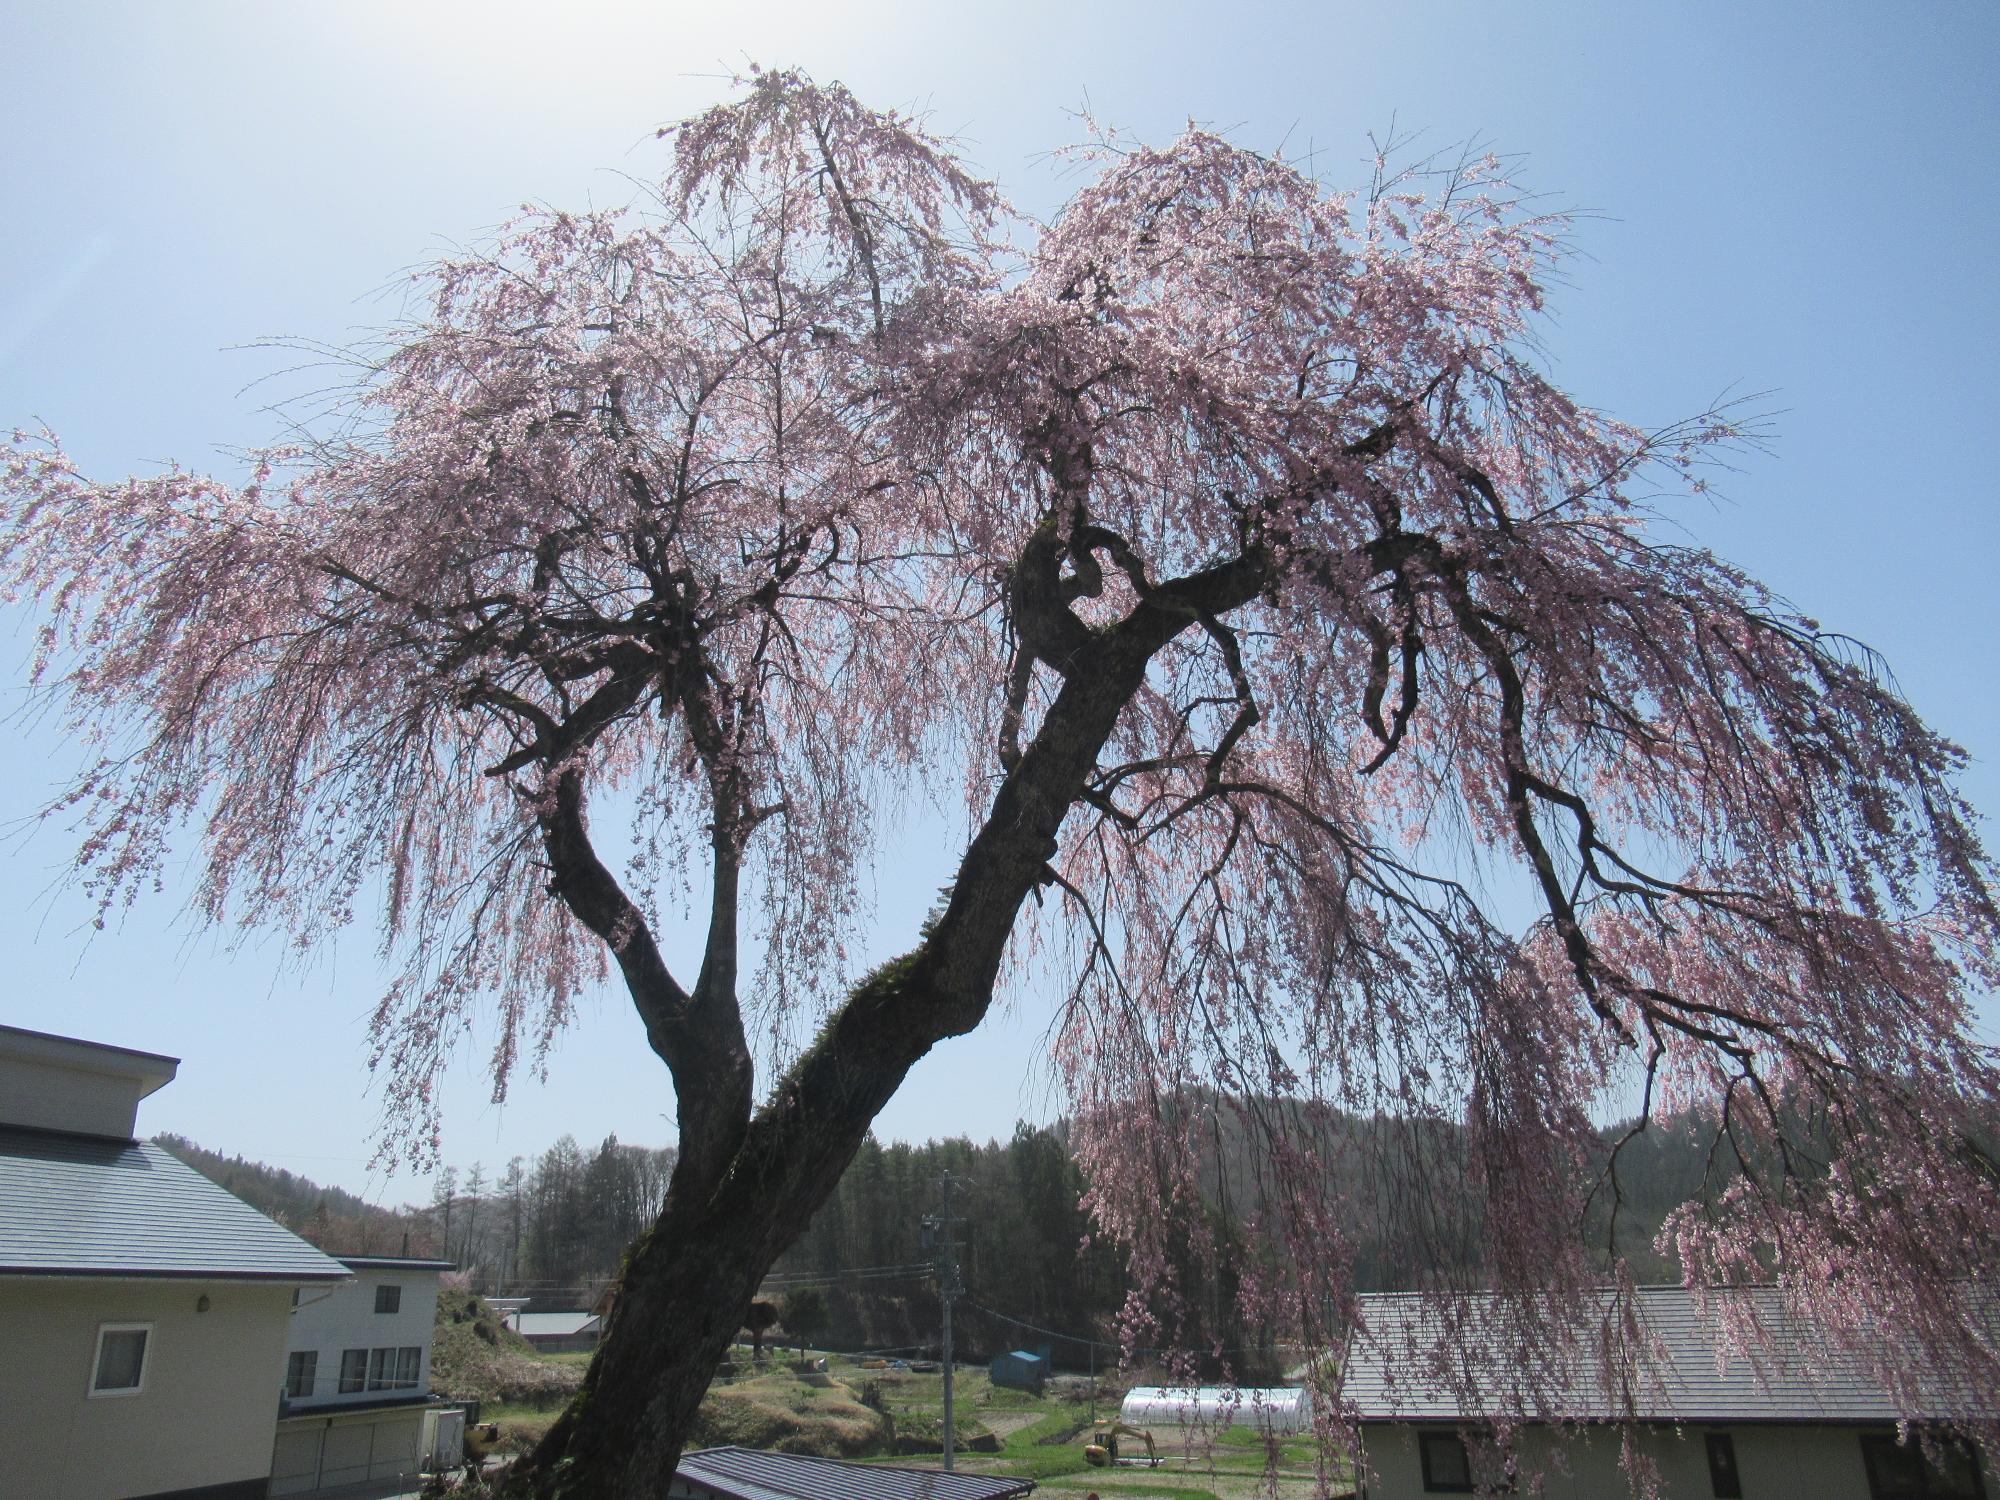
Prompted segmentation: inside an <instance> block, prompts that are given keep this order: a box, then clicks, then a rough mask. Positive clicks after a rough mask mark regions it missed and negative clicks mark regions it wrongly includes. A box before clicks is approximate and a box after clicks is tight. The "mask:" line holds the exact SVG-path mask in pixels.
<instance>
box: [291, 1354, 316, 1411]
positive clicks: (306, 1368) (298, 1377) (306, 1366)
mask: <svg viewBox="0 0 2000 1500" xmlns="http://www.w3.org/2000/svg"><path fill="white" fill-rule="evenodd" d="M318 1378H319V1351H318V1350H317V1349H294V1350H293V1351H292V1355H291V1358H289V1359H287V1360H286V1361H285V1394H286V1395H287V1396H289V1397H291V1398H292V1399H294V1400H297V1399H298V1398H299V1397H300V1396H310V1395H311V1394H312V1393H313V1383H314V1382H315V1381H316V1380H317V1379H318Z"/></svg>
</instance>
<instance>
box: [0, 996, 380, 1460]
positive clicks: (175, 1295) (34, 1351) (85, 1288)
mask: <svg viewBox="0 0 2000 1500" xmlns="http://www.w3.org/2000/svg"><path fill="white" fill-rule="evenodd" d="M178 1067H179V1061H178V1059H176V1058H171V1057H162V1056H159V1055H157V1054H154V1053H148V1052H134V1051H132V1050H130V1049H128V1048H123V1047H107V1046H103V1045H101V1044H99V1043H95V1042H83V1041H77V1040H75V1039H73V1038H70V1037H59V1036H50V1035H48V1034H46V1033H43V1032H36V1031H23V1030H20V1029H18V1028H15V1027H11V1026H0V1329H3V1330H4V1333H0V1494H4V1495H8V1496H15V1495H19V1496H31V1497H33V1500H130V1497H157V1500H166V1497H174V1496H190V1497H191V1496H200V1497H202V1500H261V1497H263V1496H264V1494H265V1492H266V1487H267V1485H268V1483H269V1476H270V1471H271V1439H272V1432H273V1429H274V1424H275V1423H276V1421H277V1412H278V1390H279V1388H280V1386H281V1385H282V1384H283V1382H284V1375H285V1349H286V1336H287V1334H288V1333H289V1331H290V1327H291V1314H292V1304H293V1301H294V1299H295V1296H300V1297H310V1296H313V1295H316V1294H317V1293H318V1292H319V1291H320V1290H322V1289H324V1288H326V1287H329V1286H332V1285H335V1284H337V1283H339V1282H341V1281H344V1280H345V1279H346V1278H347V1276H348V1274H349V1273H348V1270H347V1268H346V1267H344V1266H342V1265H341V1264H340V1263H339V1262H338V1261H335V1260H332V1259H330V1258H329V1257H327V1256H325V1255H322V1254H321V1253H320V1252H319V1251H317V1250H315V1249H314V1248H313V1247H312V1246H311V1245H308V1244H307V1243H306V1242H305V1241H304V1240H302V1239H300V1238H299V1237H298V1236H297V1235H295V1234H293V1233H292V1232H291V1231H290V1230H288V1229H285V1228H284V1227H282V1226H281V1225H279V1224H276V1223H274V1222H273V1221H272V1220H270V1219H268V1218H266V1217H264V1215H262V1214H260V1213H258V1212H257V1211H256V1210H255V1209H253V1208H251V1207H250V1206H249V1205H248V1204H246V1203H244V1202H243V1201H242V1200H241V1199H239V1198H237V1197H235V1196H234V1195H232V1194H230V1193H228V1192H225V1191H224V1190H223V1189H222V1188H220V1187H218V1186H216V1185H215V1184H214V1183H212V1182H210V1181H209V1180H208V1179H207V1178H206V1177H203V1176H202V1175H201V1174H200V1173H199V1172H196V1171H195V1170H194V1169H193V1168H192V1167H189V1166H187V1165H185V1164H184V1163H182V1162H181V1161H179V1160H178V1159H176V1158H175V1157H174V1156H173V1155H171V1154H170V1153H168V1152H167V1151H165V1150H163V1149H162V1148H161V1147H159V1146H155V1145H153V1144H151V1143H150V1142H145V1141H140V1140H137V1139H135V1135H136V1125H137V1120H138V1108H139V1101H140V1100H141V1099H143V1098H145V1097H146V1096H147V1095H148V1094H151V1093H153V1092H154V1091H155V1090H157V1089H159V1088H161V1087H162V1086H164V1085H165V1084H166V1083H168V1082H169V1081H171V1080H172V1078H173V1077H174V1074H175V1072H176V1071H177V1070H178Z"/></svg>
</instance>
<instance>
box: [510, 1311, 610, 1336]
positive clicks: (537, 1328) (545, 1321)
mask: <svg viewBox="0 0 2000 1500" xmlns="http://www.w3.org/2000/svg"><path fill="white" fill-rule="evenodd" d="M507 1322H508V1326H510V1327H511V1328H512V1329H513V1330H514V1331H515V1332H516V1333H518V1334H520V1335H521V1336H522V1337H523V1338H539V1339H570V1338H575V1337H576V1336H577V1335H578V1334H580V1333H595V1332H596V1331H597V1323H598V1319H597V1314H596V1313H592V1312H542V1313H531V1312H524V1313H510V1314H509V1315H508V1318H507Z"/></svg>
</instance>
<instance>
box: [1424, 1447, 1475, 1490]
mask: <svg viewBox="0 0 2000 1500" xmlns="http://www.w3.org/2000/svg"><path fill="white" fill-rule="evenodd" d="M1417 1456H1418V1457H1419V1458H1420V1459H1422V1460H1423V1465H1424V1489H1425V1490H1426V1491H1429V1492H1431V1493H1434V1494H1462V1495H1469V1494H1471V1493H1472V1457H1471V1455H1470V1454H1468V1453H1467V1452H1466V1451H1465V1439H1464V1438H1462V1437H1460V1436H1459V1435H1458V1434H1457V1433H1455V1432H1420V1433H1418V1434H1417Z"/></svg>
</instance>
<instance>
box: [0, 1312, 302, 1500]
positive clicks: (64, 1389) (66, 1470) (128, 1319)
mask: <svg viewBox="0 0 2000 1500" xmlns="http://www.w3.org/2000/svg"><path fill="white" fill-rule="evenodd" d="M203 1296H206V1297H207V1298H208V1302H209V1306H208V1310H207V1311H206V1312H200V1311H197V1310H196V1303H197V1300H198V1299H199V1298H201V1297H203ZM291 1307H292V1287H291V1286H290V1285H289V1284H284V1285H279V1284H272V1283H265V1282H243V1281H211V1282H192V1281H139V1280H111V1279H97V1278H92V1277H75V1278H71V1277H44V1278H35V1277H18V1278H17V1277H8V1278H4V1279H0V1328H4V1329H5V1330H6V1335H5V1337H4V1338H0V1493H5V1494H10V1495H13V1494H18V1495H34V1496H36V1497H37V1500H125V1497H130V1496H144V1495H151V1494H158V1493H162V1492H168V1493H170V1492H172V1491H175V1490H184V1489H194V1488H197V1487H200V1486H204V1485H219V1484H231V1483H245V1482H258V1483H261V1482H262V1481H263V1480H264V1478H265V1477H266V1476H268V1475H269V1473H270V1471H271V1444H272V1437H273V1435H274V1433H275V1431H276V1427H277V1419H278V1395H279V1392H280V1391H281V1390H282V1389H283V1386H284V1380H285V1335H286V1332H287V1329H288V1326H289V1324H290V1319H291ZM104 1323H149V1324H151V1325H152V1330H151V1333H150V1336H149V1338H148V1341H147V1351H146V1369H145V1376H144V1383H143V1386H142V1388H141V1389H140V1391H139V1392H138V1393H137V1394H135V1395H124V1396H97V1397H93V1396H92V1395H91V1394H90V1384H91V1379H92V1376H93V1374H94V1366H93V1361H94V1360H95V1358H96V1352H97V1331H98V1328H99V1325H101V1324H104Z"/></svg>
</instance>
